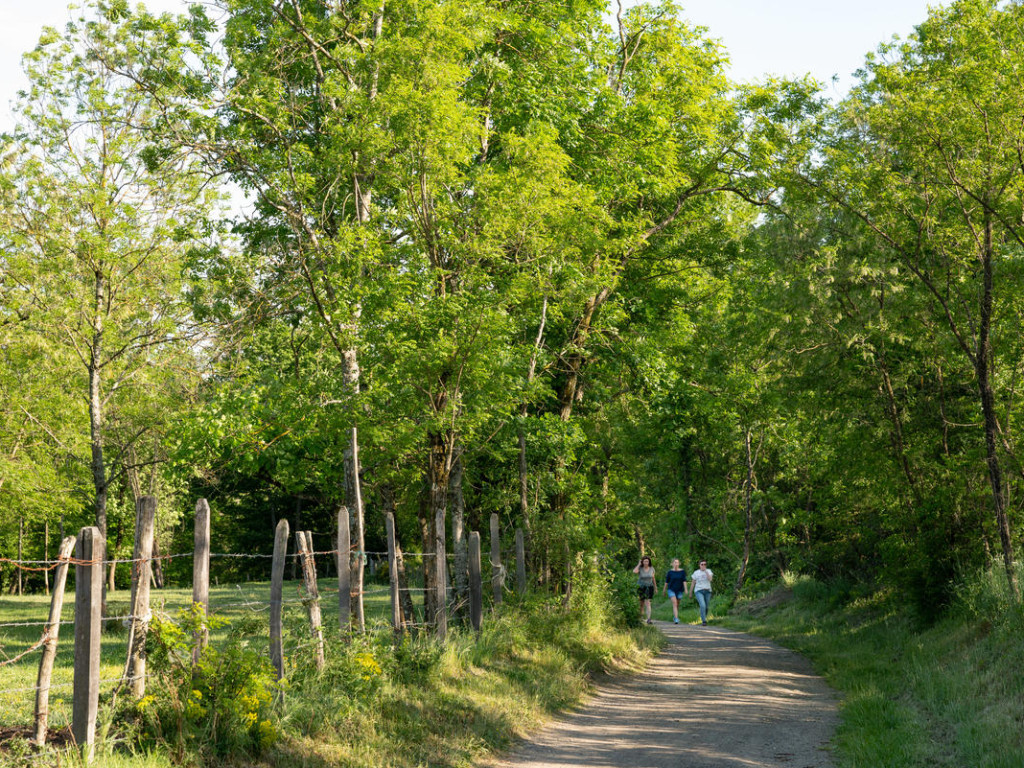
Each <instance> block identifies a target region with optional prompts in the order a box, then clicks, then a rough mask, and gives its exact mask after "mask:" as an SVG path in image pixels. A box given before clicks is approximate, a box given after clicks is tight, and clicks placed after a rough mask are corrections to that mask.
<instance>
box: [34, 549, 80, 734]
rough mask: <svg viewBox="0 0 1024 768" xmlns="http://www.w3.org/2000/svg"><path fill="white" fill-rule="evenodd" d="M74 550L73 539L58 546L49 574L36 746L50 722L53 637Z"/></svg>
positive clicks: (37, 696) (54, 639)
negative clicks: (50, 584) (50, 586)
mask: <svg viewBox="0 0 1024 768" xmlns="http://www.w3.org/2000/svg"><path fill="white" fill-rule="evenodd" d="M74 548H75V537H74V536H68V537H67V538H65V539H64V541H62V542H61V543H60V553H59V554H58V555H57V570H56V572H55V573H54V574H53V597H51V598H50V618H49V620H48V621H47V622H46V627H45V629H43V637H45V638H46V643H45V644H44V645H43V657H42V659H40V660H39V676H38V677H37V678H36V744H37V745H38V746H40V747H41V746H43V744H45V743H46V731H47V727H48V726H49V718H50V678H51V677H52V675H53V660H54V659H55V658H56V657H57V637H58V636H59V635H60V614H61V611H62V610H63V608H64V587H65V585H66V584H67V581H68V560H69V559H70V557H71V553H72V551H74Z"/></svg>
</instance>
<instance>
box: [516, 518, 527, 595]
mask: <svg viewBox="0 0 1024 768" xmlns="http://www.w3.org/2000/svg"><path fill="white" fill-rule="evenodd" d="M516 592H518V593H519V596H520V597H522V596H523V595H525V594H526V541H525V537H524V536H523V529H522V528H516Z"/></svg>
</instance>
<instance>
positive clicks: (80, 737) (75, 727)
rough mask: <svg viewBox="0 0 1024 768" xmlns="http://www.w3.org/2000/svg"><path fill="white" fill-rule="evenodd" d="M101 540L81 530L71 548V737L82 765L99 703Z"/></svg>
mask: <svg viewBox="0 0 1024 768" xmlns="http://www.w3.org/2000/svg"><path fill="white" fill-rule="evenodd" d="M103 544H104V542H103V538H102V537H101V536H100V529H99V528H96V527H95V526H92V527H88V528H83V529H82V530H81V531H79V533H78V542H77V544H76V545H75V560H76V561H77V562H76V563H75V682H74V688H73V691H74V693H73V694H72V696H73V701H72V705H71V733H72V735H73V736H74V738H75V743H76V744H77V745H78V747H79V748H80V749H81V750H82V755H83V757H84V758H85V761H86V762H90V761H91V760H92V753H93V742H94V741H95V740H96V710H97V708H98V706H99V699H100V635H101V630H102V624H103V615H102V610H101V609H102V606H103V575H104V574H103Z"/></svg>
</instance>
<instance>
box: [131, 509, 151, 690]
mask: <svg viewBox="0 0 1024 768" xmlns="http://www.w3.org/2000/svg"><path fill="white" fill-rule="evenodd" d="M155 527H156V496H143V497H141V498H140V499H139V500H138V501H137V502H136V503H135V547H134V550H133V551H134V554H133V555H132V560H134V562H133V563H132V599H131V603H130V605H131V629H130V630H129V633H128V663H127V664H126V665H125V674H124V676H125V677H126V678H127V680H128V685H129V687H130V688H131V692H132V695H133V696H134V697H135V698H137V699H141V698H142V697H143V696H145V695H146V637H147V635H148V634H149V622H150V620H151V619H152V616H151V614H150V612H149V579H150V575H151V574H152V573H153V531H154V529H155Z"/></svg>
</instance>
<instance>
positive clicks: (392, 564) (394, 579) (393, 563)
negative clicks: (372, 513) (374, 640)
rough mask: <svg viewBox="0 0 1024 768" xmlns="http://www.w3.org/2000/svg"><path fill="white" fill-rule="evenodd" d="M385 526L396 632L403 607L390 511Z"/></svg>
mask: <svg viewBox="0 0 1024 768" xmlns="http://www.w3.org/2000/svg"><path fill="white" fill-rule="evenodd" d="M384 527H385V529H386V530H387V535H388V582H389V583H390V584H391V626H393V627H394V628H395V634H396V635H397V634H399V633H400V632H401V631H402V607H401V605H400V603H399V599H400V597H401V595H400V593H399V591H398V554H397V548H396V542H395V515H394V513H392V512H388V513H387V514H386V515H385V516H384Z"/></svg>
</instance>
